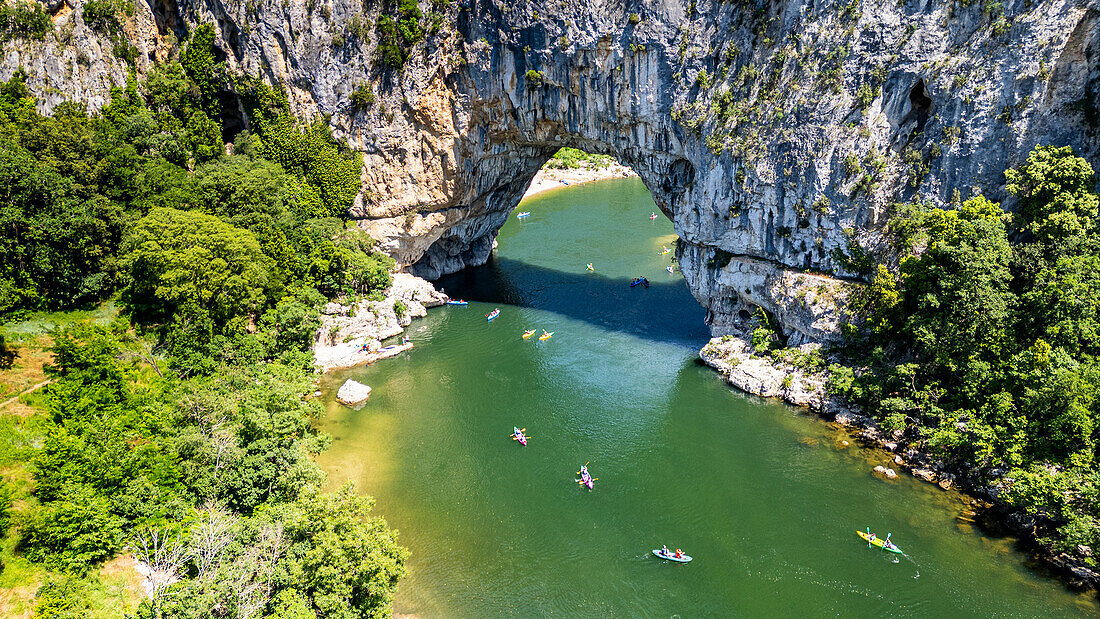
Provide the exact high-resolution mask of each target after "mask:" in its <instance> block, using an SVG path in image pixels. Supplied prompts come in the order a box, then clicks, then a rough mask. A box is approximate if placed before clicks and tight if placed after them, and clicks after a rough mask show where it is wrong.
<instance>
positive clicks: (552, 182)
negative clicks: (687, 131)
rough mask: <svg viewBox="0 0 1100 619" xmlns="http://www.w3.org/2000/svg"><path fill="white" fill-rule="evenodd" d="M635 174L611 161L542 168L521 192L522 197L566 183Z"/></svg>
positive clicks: (589, 181) (576, 183) (577, 183)
mask: <svg viewBox="0 0 1100 619" xmlns="http://www.w3.org/2000/svg"><path fill="white" fill-rule="evenodd" d="M631 176H637V173H635V172H634V170H631V169H630V168H628V167H626V166H624V165H622V164H620V163H618V162H612V163H611V164H609V165H606V166H604V167H602V168H596V167H583V168H570V169H565V170H559V169H555V168H542V169H541V170H539V171H538V173H537V174H535V178H533V179H531V185H530V186H529V187H528V188H527V191H526V193H524V194H523V199H525V200H526V199H527V198H530V197H531V196H534V195H538V194H540V193H542V192H544V191H549V190H551V189H557V188H559V187H565V186H566V185H580V184H582V183H591V182H592V181H602V180H607V179H609V178H629V177H631Z"/></svg>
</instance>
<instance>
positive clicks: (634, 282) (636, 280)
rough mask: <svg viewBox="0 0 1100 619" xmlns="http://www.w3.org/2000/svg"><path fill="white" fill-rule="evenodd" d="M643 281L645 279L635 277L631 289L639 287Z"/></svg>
mask: <svg viewBox="0 0 1100 619" xmlns="http://www.w3.org/2000/svg"><path fill="white" fill-rule="evenodd" d="M642 279H643V278H641V277H635V278H634V281H632V282H630V287H631V288H633V287H635V286H637V285H638V284H640V283H642Z"/></svg>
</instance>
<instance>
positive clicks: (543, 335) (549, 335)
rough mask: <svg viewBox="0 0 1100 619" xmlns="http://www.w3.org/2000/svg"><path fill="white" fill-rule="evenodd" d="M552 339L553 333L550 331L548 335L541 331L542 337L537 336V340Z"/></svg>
mask: <svg viewBox="0 0 1100 619" xmlns="http://www.w3.org/2000/svg"><path fill="white" fill-rule="evenodd" d="M552 337H554V332H553V331H551V332H550V333H547V332H545V331H543V332H542V335H540V336H539V339H540V340H548V339H550V338H552Z"/></svg>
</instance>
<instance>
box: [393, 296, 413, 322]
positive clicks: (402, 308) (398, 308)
mask: <svg viewBox="0 0 1100 619" xmlns="http://www.w3.org/2000/svg"><path fill="white" fill-rule="evenodd" d="M408 311H409V308H408V306H406V305H405V303H404V302H402V301H401V299H398V300H396V301H394V302H393V313H394V315H395V316H397V319H398V320H400V319H402V318H404V317H405V313H406V312H408Z"/></svg>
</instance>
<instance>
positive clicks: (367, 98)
mask: <svg viewBox="0 0 1100 619" xmlns="http://www.w3.org/2000/svg"><path fill="white" fill-rule="evenodd" d="M349 99H350V100H351V105H352V107H354V108H355V109H356V110H359V111H363V110H369V109H370V108H371V106H373V105H374V91H373V90H371V86H370V83H369V82H363V83H361V84H359V85H358V86H357V87H356V88H355V90H353V91H352V92H351V96H350V97H349Z"/></svg>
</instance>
